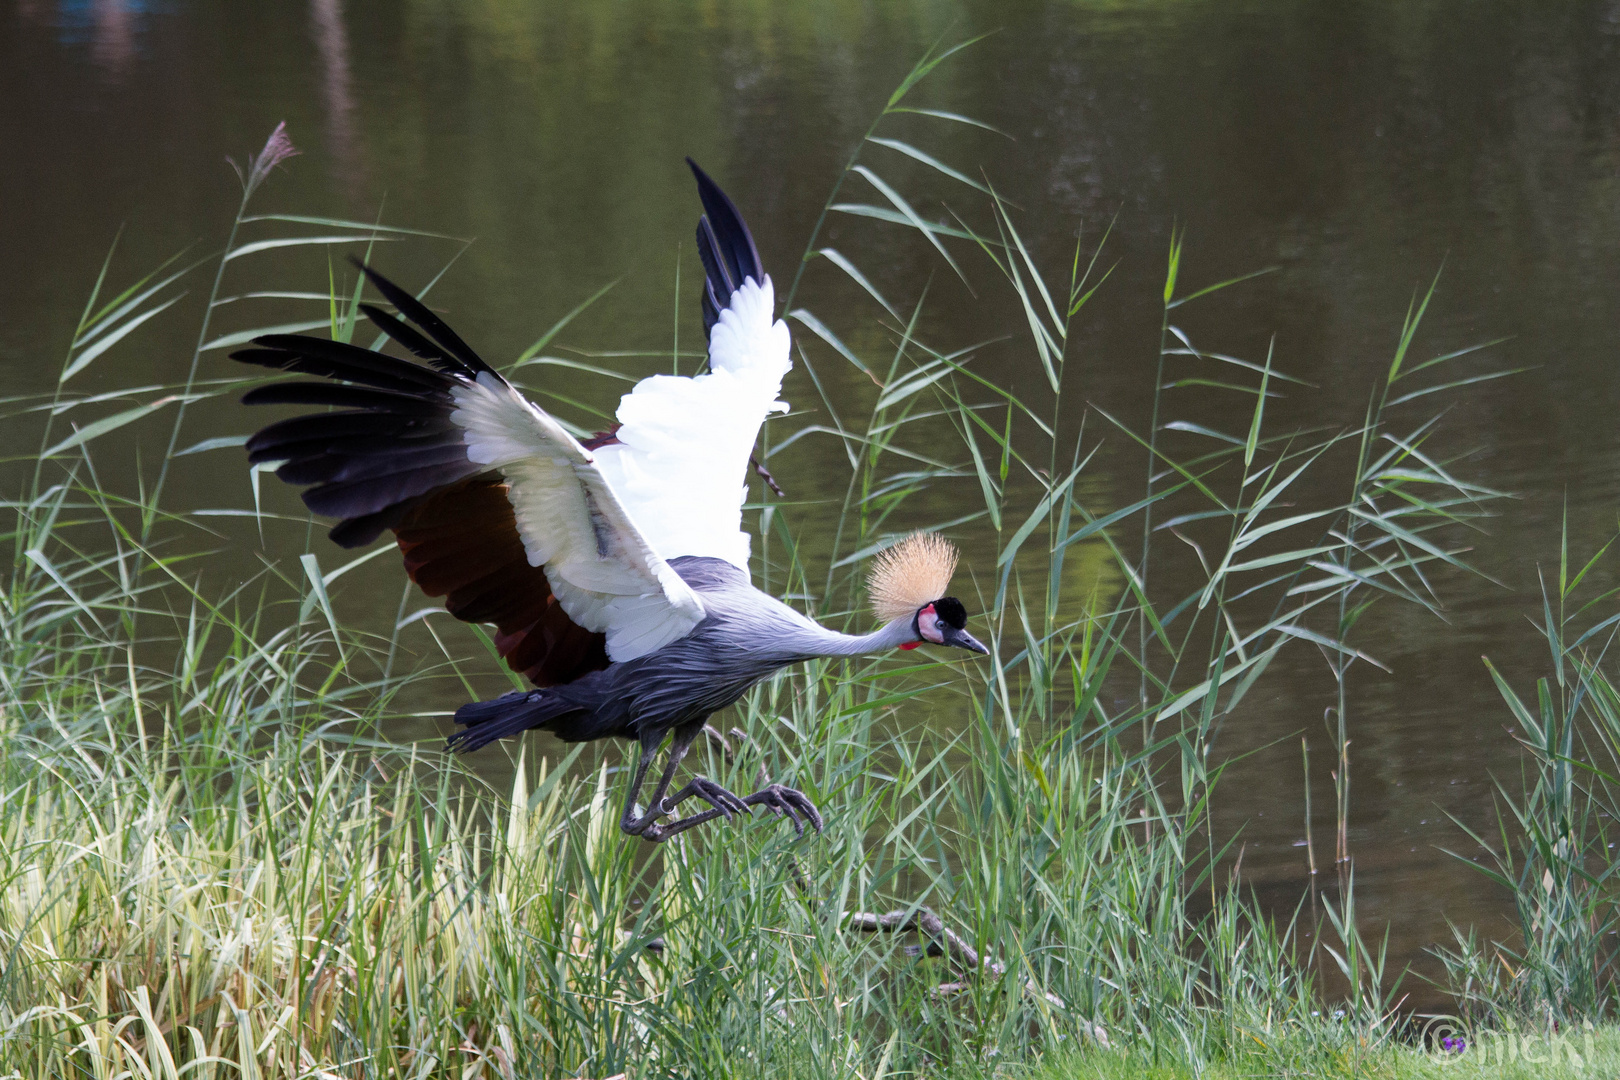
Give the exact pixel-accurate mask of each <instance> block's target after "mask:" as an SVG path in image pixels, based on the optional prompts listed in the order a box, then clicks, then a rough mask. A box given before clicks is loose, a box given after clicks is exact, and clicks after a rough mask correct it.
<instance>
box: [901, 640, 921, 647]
mask: <svg viewBox="0 0 1620 1080" xmlns="http://www.w3.org/2000/svg"><path fill="white" fill-rule="evenodd" d="M921 644H922V642H920V641H908V642H906V643H905V644H904V645H902V646H900V647H901V648H902V649H915V648H916V647H917V646H919V645H921Z"/></svg>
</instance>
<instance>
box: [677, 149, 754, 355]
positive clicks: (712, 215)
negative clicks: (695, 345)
mask: <svg viewBox="0 0 1620 1080" xmlns="http://www.w3.org/2000/svg"><path fill="white" fill-rule="evenodd" d="M686 164H687V165H689V166H690V167H691V169H692V175H693V176H694V177H696V179H697V187H698V198H699V199H700V200H702V202H703V216H702V217H701V218H699V219H698V227H697V245H698V257H699V258H700V259H702V260H703V273H704V282H703V332H704V333H705V334H707V333H708V332H709V331H710V330H711V329H713V328H714V324H715V323H716V322H718V321H719V320H720V312H721V311H722V310H723V309H724V308H725V307H726V305H728V304H730V303H731V294H732V293H734V292H736V291H737V289H738V288H739V287H741V285H742V283H743V282H744V281H746V280H748V279H749V278H753V279H754V280H755V281H756V282H759V283H763V282H764V281H765V267H764V265H763V264H762V263H761V262H760V261H759V250H758V249H757V248H755V247H754V237H753V236H752V234H750V233H749V231H748V226H747V225H746V224H745V223H744V222H743V219H742V214H740V213H738V212H737V205H736V204H735V203H733V202H732V201H731V199H729V198H728V197H727V196H726V193H725V192H724V191H721V190H720V185H719V184H716V183H715V182H714V181H713V180H711V179H710V178H709V174H708V173H706V172H704V171H703V170H702V169H700V168H698V166H697V162H695V161H693V160H692V159H691V158H687V159H686Z"/></svg>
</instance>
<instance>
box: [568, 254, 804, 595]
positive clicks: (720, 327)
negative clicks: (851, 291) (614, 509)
mask: <svg viewBox="0 0 1620 1080" xmlns="http://www.w3.org/2000/svg"><path fill="white" fill-rule="evenodd" d="M775 306H776V294H775V292H774V291H773V289H772V287H771V279H770V278H769V277H767V278H766V279H765V281H764V283H763V284H759V283H757V282H755V281H754V280H753V279H752V278H749V279H748V280H746V281H744V282H743V285H742V288H740V289H738V290H737V291H736V292H734V293H732V294H731V300H730V302H729V303H728V304H727V305H726V307H725V310H723V311H721V312H720V321H719V322H717V323H715V325H714V327H713V328H712V329H711V330H710V331H709V370H708V372H707V373H705V374H703V375H698V376H695V377H692V378H686V377H683V376H676V375H654V376H652V377H651V378H647V379H643V380H641V382H639V383H637V384H636V386H635V389H633V390H631V391H630V393H628V394H626V395H625V396H624V397H623V398H622V399H621V400H620V402H619V412H618V419H619V424H620V427H619V430H618V431H617V432H616V435H617V437H618V440H619V441H618V443H616V444H615V443H610V444H608V445H606V446H603V447H599V448H598V449H597V450H595V451H594V453H595V455H596V464H597V468H598V469H600V470H601V472H602V474H603V475H604V476H606V477H607V478H608V481H609V483H610V484H611V485H612V487H613V490H614V491H616V492H618V494H619V497H620V499H621V500H622V501H623V503H624V505H625V506H626V507H628V508H629V509H630V510H631V511H632V512H633V513H634V515H635V520H636V523H637V524H638V525H639V526H640V527H641V530H642V535H643V536H645V537H646V538H647V540H648V542H649V543H651V544H652V546H653V548H654V549H655V550H656V551H657V552H658V553H659V554H660V555H662V556H663V557H664V558H666V559H673V558H676V557H677V556H681V555H708V556H712V557H714V558H717V559H724V560H725V561H726V562H729V563H731V564H732V565H733V566H736V567H739V568H741V569H742V570H745V571H746V570H747V569H748V534H747V533H745V532H743V531H742V504H743V501H744V500H745V499H746V498H747V495H748V481H747V474H748V459H749V457H750V455H751V454H752V453H753V449H754V442H755V440H757V439H758V438H759V428H760V425H761V424H763V423H764V422H765V417H766V414H768V413H771V412H786V411H787V408H788V407H787V403H786V402H782V401H778V400H777V399H776V398H777V395H778V394H779V393H781V390H782V377H783V376H784V375H786V374H787V373H788V371H789V369H791V368H792V366H793V362H792V359H791V357H790V354H789V337H788V328H787V324H786V323H784V322H782V321H781V320H779V319H778V320H775V321H774V322H773V321H772V319H771V315H772V313H773V312H774V310H775Z"/></svg>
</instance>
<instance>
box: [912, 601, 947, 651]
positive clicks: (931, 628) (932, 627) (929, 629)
mask: <svg viewBox="0 0 1620 1080" xmlns="http://www.w3.org/2000/svg"><path fill="white" fill-rule="evenodd" d="M917 632H918V633H919V634H921V635H922V636H923V640H924V641H931V642H933V643H934V644H935V645H943V644H945V632H944V631H943V630H941V629H940V628H939V615H938V614H936V613H935V611H934V605H933V604H929V605H928V606H927V607H925V608H923V609H922V610H921V611H919V612H918V613H917Z"/></svg>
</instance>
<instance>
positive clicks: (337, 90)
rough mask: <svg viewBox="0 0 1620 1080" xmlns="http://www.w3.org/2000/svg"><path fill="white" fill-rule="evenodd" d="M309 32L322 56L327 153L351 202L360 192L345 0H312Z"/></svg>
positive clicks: (322, 96)
mask: <svg viewBox="0 0 1620 1080" xmlns="http://www.w3.org/2000/svg"><path fill="white" fill-rule="evenodd" d="M309 15H310V29H311V31H312V32H313V34H314V36H315V47H316V48H317V49H318V50H319V52H320V56H321V100H322V103H323V104H324V105H325V106H326V149H327V152H328V153H329V154H331V155H332V171H333V173H334V174H335V175H336V176H337V178H338V179H339V180H340V181H341V182H342V184H343V186H344V188H345V190H346V193H347V194H348V196H349V198H350V200H351V201H353V199H354V198H355V197H357V196H358V195H359V193H360V190H361V185H362V180H363V176H362V174H361V163H360V152H359V147H358V146H356V145H355V122H354V96H353V93H352V91H351V89H350V86H349V35H348V31H347V30H346V29H344V25H343V0H310V6H309Z"/></svg>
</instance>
